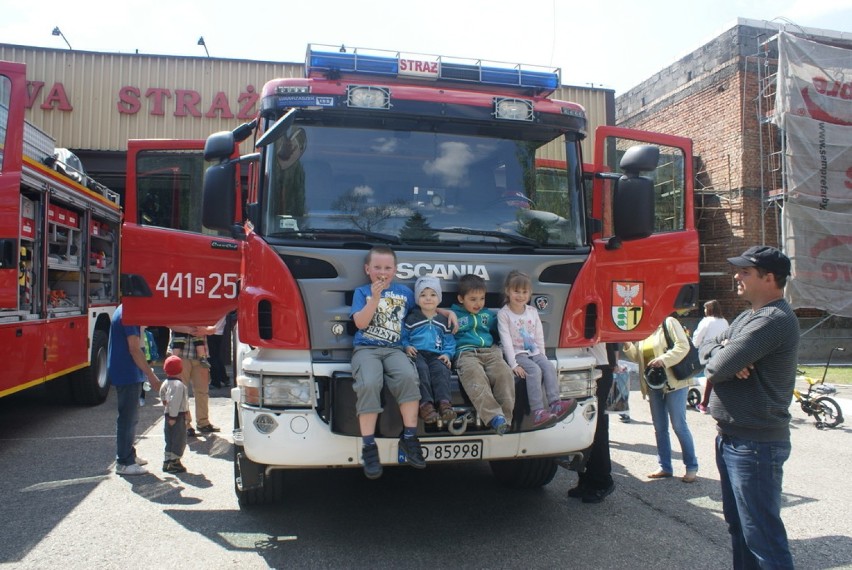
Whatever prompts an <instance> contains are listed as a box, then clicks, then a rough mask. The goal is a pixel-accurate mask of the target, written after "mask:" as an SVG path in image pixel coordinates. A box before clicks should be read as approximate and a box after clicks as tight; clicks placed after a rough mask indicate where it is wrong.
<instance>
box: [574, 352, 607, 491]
mask: <svg viewBox="0 0 852 570" xmlns="http://www.w3.org/2000/svg"><path fill="white" fill-rule="evenodd" d="M618 346H619V345H618V343H609V344H604V343H598V344H596V345H594V346H593V347H591V348H589V349H588V350H589V351H590V352H591V353H592V355H593V356H594V357H595V358H596V359H597V363H598V369H599V370H600V371H601V377H600V378H599V379H598V385H597V390H596V392H595V395H596V396H597V399H598V410H599V412H598V417H597V426H596V428H595V438H594V440H592V449H591V452H590V454H589V460H588V461H587V462H586V469H585V471H583V472H582V473H580V474H579V476H578V478H577V486H576V487H574V488H573V489H568V496H569V497H571V498H573V499H582V501H583V502H584V503H601V502H603V500H604V499H605V498H607V497H608V496H609V495H610V494H612V492H613V491H615V481H613V480H612V460H611V458H610V453H609V414H606V413H604V412H603V410H605V409H606V400H607V397H608V396H609V391H610V388H612V380H613V370H614V369H615V367H616V366H617V365H618Z"/></svg>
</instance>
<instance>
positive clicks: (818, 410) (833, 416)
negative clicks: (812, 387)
mask: <svg viewBox="0 0 852 570" xmlns="http://www.w3.org/2000/svg"><path fill="white" fill-rule="evenodd" d="M812 407H813V409H814V418H815V419H816V421H817V427H827V428H833V427H837V426H839V425H840V424H842V423H843V412H842V411H841V409H840V404H838V403H837V402H835V401H834V400H833V399H832V398H829V397H828V396H821V397H819V398H815V399H814V401H813V403H812Z"/></svg>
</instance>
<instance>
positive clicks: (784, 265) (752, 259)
mask: <svg viewBox="0 0 852 570" xmlns="http://www.w3.org/2000/svg"><path fill="white" fill-rule="evenodd" d="M728 262H729V263H730V264H732V265H736V266H737V267H760V268H761V269H765V270H766V271H768V272H769V273H774V274H775V275H780V276H782V277H787V276H788V275H790V258H789V257H787V256H786V255H784V254H783V253H781V251H780V250H778V249H776V248H774V247H771V246H768V245H756V246H754V247H750V248H748V249H747V250H745V251H744V252H743V253H742V255H739V256H737V257H729V258H728Z"/></svg>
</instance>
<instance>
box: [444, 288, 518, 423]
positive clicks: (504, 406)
mask: <svg viewBox="0 0 852 570" xmlns="http://www.w3.org/2000/svg"><path fill="white" fill-rule="evenodd" d="M486 291H487V288H486V286H485V280H484V279H482V277H479V276H478V275H472V274H467V275H463V276H462V277H461V279H459V293H458V300H459V304H455V305H453V306H452V310H453V311H454V312H455V314H456V316H457V317H458V320H459V325H458V327H459V328H458V331H457V332H456V333H455V337H456V370H457V371H458V374H459V381H460V382H461V384H462V386H463V387H464V390H465V392H467V395H468V397H469V398H470V401H471V402H472V403H473V407H474V408H476V413H477V414H478V415H479V417H480V418H482V420H483V421H484V422H486V423H487V424H488V425H490V426H491V428H492V429H493V430H494V431H495V432H497V434H498V435H503V434H505V433H506V432H507V431H509V428H510V427H511V425H512V411H513V410H514V408H515V378H514V374H513V373H512V369H511V368H509V365H508V364H506V361H505V360H504V359H503V351H501V350H500V348H499V347H497V346H494V336H493V335H494V333H496V332H497V316H496V315H495V314H494V313H493V312H492V311H490V310H489V309H486V308H485V293H486Z"/></svg>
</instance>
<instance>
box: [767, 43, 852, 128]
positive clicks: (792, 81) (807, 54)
mask: <svg viewBox="0 0 852 570" xmlns="http://www.w3.org/2000/svg"><path fill="white" fill-rule="evenodd" d="M777 77H778V90H777V94H776V99H775V115H774V117H773V122H775V124H777V125H778V126H779V127H781V128H785V125H784V120H785V118H786V116H788V115H796V116H802V117H810V118H812V119H816V120H818V121H825V122H827V123H833V124H836V125H852V50H848V49H843V48H839V47H834V46H830V45H827V44H821V43H818V42H814V41H810V40H806V39H803V38H799V37H796V36H794V35H792V34H790V33H788V32H781V33H780V34H778V76H777Z"/></svg>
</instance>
